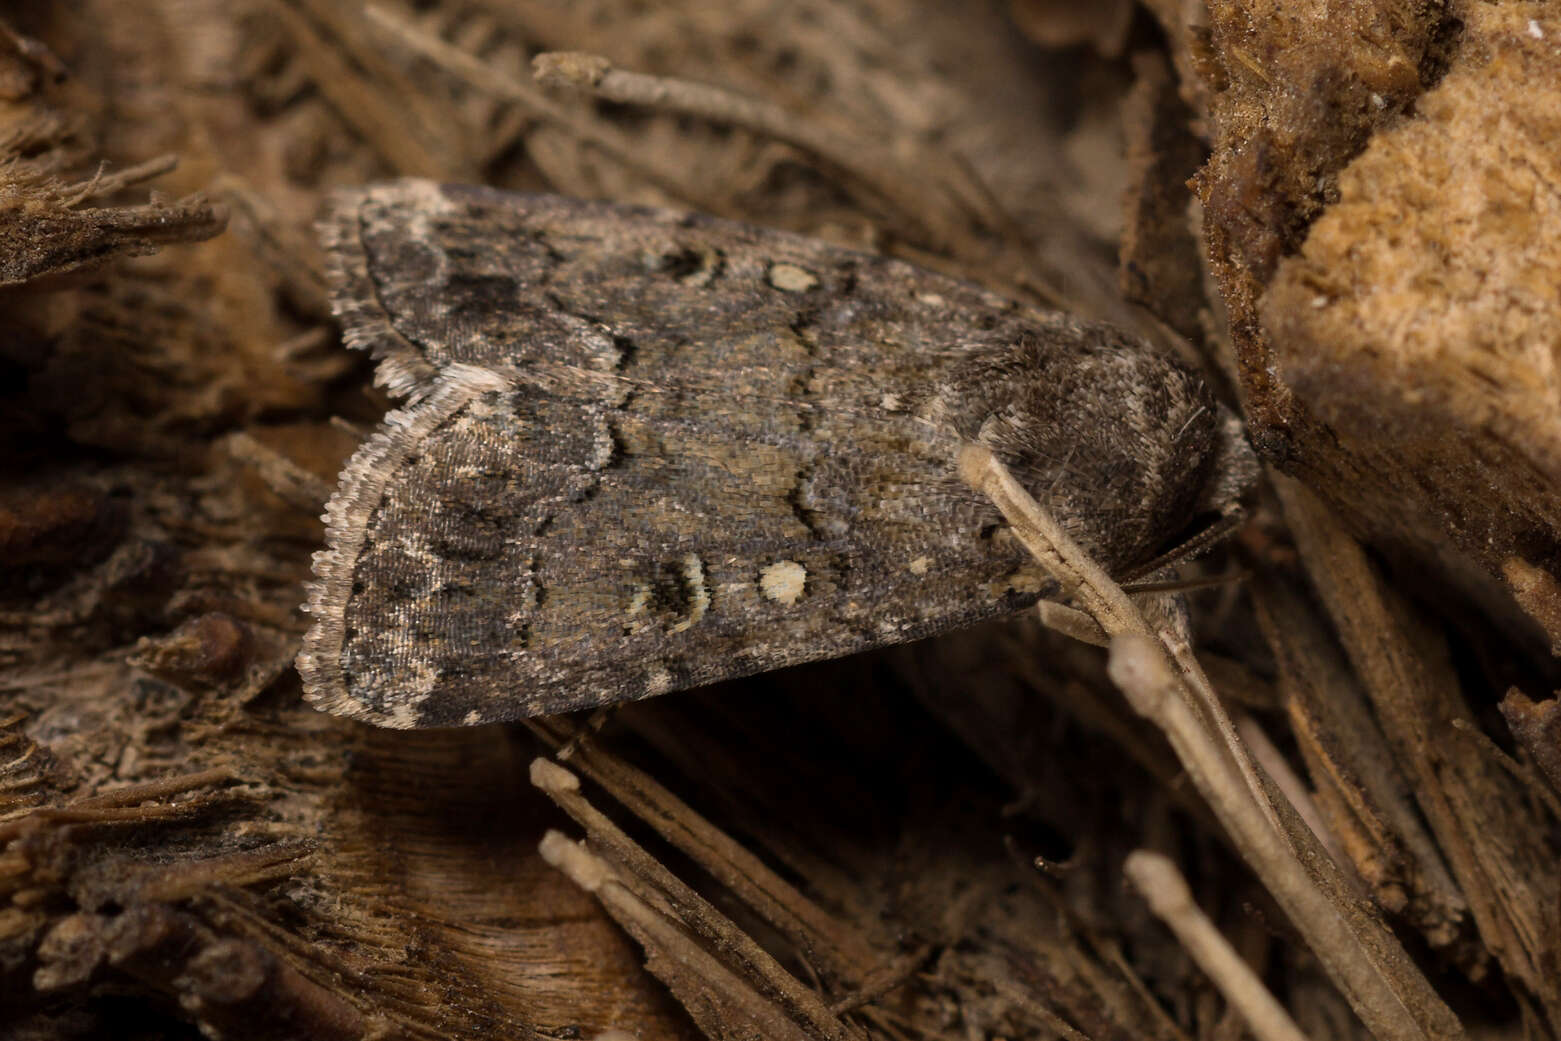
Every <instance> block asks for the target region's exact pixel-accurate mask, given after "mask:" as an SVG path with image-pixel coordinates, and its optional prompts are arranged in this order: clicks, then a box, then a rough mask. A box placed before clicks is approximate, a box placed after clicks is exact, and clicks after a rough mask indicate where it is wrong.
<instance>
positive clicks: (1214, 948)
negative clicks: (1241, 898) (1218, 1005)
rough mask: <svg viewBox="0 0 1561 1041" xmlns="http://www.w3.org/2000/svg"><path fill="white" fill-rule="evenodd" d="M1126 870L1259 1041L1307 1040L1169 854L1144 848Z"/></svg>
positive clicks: (1123, 867)
mask: <svg viewBox="0 0 1561 1041" xmlns="http://www.w3.org/2000/svg"><path fill="white" fill-rule="evenodd" d="M1122 870H1123V873H1124V874H1126V875H1127V877H1128V879H1129V880H1130V881H1131V882H1132V883H1133V885H1134V886H1135V887H1137V889H1138V891H1139V893H1140V894H1142V895H1143V898H1144V900H1145V901H1146V902H1147V903H1148V904H1149V909H1150V910H1152V911H1153V912H1154V913H1155V914H1156V915H1158V916H1159V918H1160V920H1161V921H1163V922H1164V923H1165V924H1166V925H1167V926H1169V927H1170V929H1171V931H1172V932H1174V933H1175V934H1176V938H1177V939H1178V940H1180V941H1181V943H1182V946H1183V947H1185V948H1186V949H1187V953H1188V954H1190V955H1192V958H1193V961H1195V962H1197V963H1198V967H1199V968H1201V969H1202V970H1203V971H1204V972H1205V973H1206V974H1207V975H1208V977H1209V979H1211V980H1213V981H1214V985H1215V986H1216V987H1218V988H1219V989H1220V993H1222V994H1224V995H1225V1000H1226V1001H1229V1002H1230V1003H1231V1005H1232V1006H1234V1007H1235V1009H1236V1010H1237V1011H1238V1012H1240V1013H1241V1015H1242V1017H1243V1018H1244V1019H1246V1021H1247V1025H1248V1026H1249V1027H1251V1028H1252V1033H1253V1034H1254V1035H1255V1036H1256V1037H1257V1038H1258V1041H1306V1035H1305V1034H1303V1033H1301V1028H1300V1027H1298V1026H1296V1024H1295V1020H1293V1019H1291V1018H1290V1016H1289V1015H1288V1014H1287V1013H1286V1012H1285V1010H1284V1009H1283V1008H1281V1007H1280V1005H1279V1002H1278V1001H1276V1000H1275V999H1274V996H1273V995H1272V994H1270V993H1269V992H1268V988H1267V987H1265V986H1263V983H1262V981H1261V980H1259V979H1258V977H1257V974H1256V973H1254V972H1253V971H1252V969H1251V967H1250V966H1248V965H1247V963H1246V962H1245V961H1243V960H1242V958H1241V955H1239V954H1237V953H1236V949H1235V948H1234V947H1232V946H1231V945H1230V941H1228V940H1226V939H1225V937H1224V936H1222V935H1221V934H1220V931H1219V930H1218V929H1216V928H1215V927H1214V923H1213V922H1211V921H1209V919H1208V916H1207V915H1205V914H1204V913H1203V912H1202V911H1201V910H1199V909H1198V905H1197V904H1195V903H1194V902H1193V899H1192V892H1191V891H1190V890H1189V889H1188V888H1187V882H1186V880H1185V879H1183V878H1182V874H1181V872H1180V871H1178V870H1176V865H1175V864H1173V863H1171V860H1170V858H1168V857H1165V856H1163V855H1161V854H1159V853H1151V852H1149V851H1148V850H1142V849H1141V850H1137V851H1135V852H1133V853H1131V854H1129V855H1128V858H1127V861H1126V862H1125V863H1124V864H1123V865H1122Z"/></svg>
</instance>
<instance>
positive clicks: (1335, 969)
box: [959, 445, 1463, 1041]
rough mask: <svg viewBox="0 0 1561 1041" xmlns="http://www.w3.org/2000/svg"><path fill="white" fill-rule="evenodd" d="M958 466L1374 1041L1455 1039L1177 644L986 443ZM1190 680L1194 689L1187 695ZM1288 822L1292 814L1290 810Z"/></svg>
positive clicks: (1395, 946) (1442, 1012)
mask: <svg viewBox="0 0 1561 1041" xmlns="http://www.w3.org/2000/svg"><path fill="white" fill-rule="evenodd" d="M959 468H960V474H961V476H962V477H963V478H964V479H965V481H966V482H967V483H969V484H970V485H972V486H973V487H975V488H977V489H978V490H980V491H982V492H983V493H985V494H986V495H987V496H988V497H989V498H991V500H992V502H993V503H994V504H995V505H996V506H997V508H998V510H999V511H1000V512H1001V513H1002V514H1003V516H1004V518H1005V519H1006V520H1007V521H1008V523H1009V525H1010V526H1011V528H1012V530H1013V532H1014V535H1015V537H1017V538H1018V539H1019V541H1020V542H1021V543H1022V544H1023V545H1024V546H1025V548H1026V549H1028V550H1030V552H1031V553H1032V554H1034V555H1035V558H1036V560H1038V561H1039V562H1040V563H1041V564H1042V565H1043V566H1044V567H1046V568H1047V569H1048V570H1049V571H1051V573H1052V574H1053V576H1054V577H1055V578H1057V580H1058V581H1060V582H1062V584H1063V586H1064V588H1066V589H1068V590H1070V591H1071V593H1072V595H1073V597H1074V599H1076V600H1077V601H1078V602H1079V603H1081V604H1082V605H1083V606H1084V608H1085V610H1087V611H1088V612H1089V613H1090V614H1092V615H1094V617H1095V620H1096V621H1097V622H1099V623H1100V626H1101V628H1102V629H1104V630H1105V631H1106V633H1108V634H1109V635H1110V636H1111V658H1110V664H1109V672H1110V675H1111V678H1112V680H1113V682H1115V683H1116V684H1117V685H1118V686H1119V687H1120V688H1121V689H1122V691H1123V693H1124V694H1126V695H1127V697H1128V700H1129V702H1130V703H1131V704H1132V705H1133V708H1134V709H1135V710H1136V711H1137V712H1139V713H1140V714H1141V715H1143V716H1145V717H1147V718H1149V719H1150V720H1151V721H1152V722H1154V723H1155V724H1156V725H1157V726H1158V727H1159V728H1160V729H1161V730H1162V731H1163V732H1164V733H1165V735H1166V737H1167V739H1168V740H1169V741H1170V743H1171V746H1172V748H1173V749H1174V750H1175V752H1176V754H1177V758H1178V759H1180V761H1181V763H1182V766H1183V768H1184V769H1186V771H1187V774H1188V776H1189V778H1191V780H1192V781H1193V784H1194V785H1195V786H1196V787H1197V789H1198V791H1199V792H1200V793H1201V794H1202V796H1203V798H1204V799H1205V800H1206V801H1207V802H1208V803H1209V806H1210V807H1211V808H1212V809H1213V810H1214V812H1215V814H1216V815H1217V816H1218V818H1219V819H1220V822H1221V823H1222V824H1223V826H1224V827H1225V830H1226V831H1227V833H1228V834H1229V835H1230V837H1231V840H1232V841H1233V842H1234V843H1235V845H1236V848H1237V850H1238V851H1239V852H1240V853H1241V855H1242V857H1243V859H1245V860H1246V861H1247V863H1248V864H1249V865H1250V866H1251V867H1252V869H1253V871H1254V872H1256V874H1257V876H1258V878H1259V879H1260V880H1261V881H1262V882H1263V884H1264V886H1265V887H1267V889H1268V890H1269V892H1270V893H1271V894H1272V895H1273V897H1274V899H1275V901H1276V902H1278V904H1279V906H1280V907H1281V908H1282V909H1283V910H1284V912H1285V914H1286V915H1287V916H1288V917H1289V919H1290V921H1291V923H1292V924H1293V925H1294V926H1295V927H1296V929H1297V930H1298V931H1299V932H1300V933H1301V934H1302V936H1304V937H1305V938H1306V941H1307V944H1308V946H1310V947H1311V949H1312V952H1313V953H1314V954H1315V955H1316V956H1317V958H1318V960H1319V961H1320V962H1321V963H1322V965H1323V966H1324V968H1325V969H1326V970H1327V972H1328V974H1329V976H1330V977H1331V978H1332V980H1333V981H1334V985H1335V986H1337V987H1338V988H1339V990H1340V992H1341V993H1343V994H1344V995H1345V997H1346V998H1347V999H1348V1000H1349V1002H1350V1004H1351V1006H1352V1007H1353V1008H1354V1009H1355V1011H1356V1014H1357V1015H1359V1016H1360V1017H1361V1020H1362V1022H1364V1023H1365V1024H1366V1026H1367V1028H1368V1029H1369V1030H1371V1031H1372V1032H1373V1033H1374V1034H1375V1035H1376V1036H1377V1037H1378V1038H1380V1039H1382V1041H1425V1039H1427V1038H1456V1037H1462V1036H1463V1035H1462V1028H1461V1026H1460V1025H1459V1024H1458V1021H1457V1019H1456V1018H1455V1017H1453V1015H1452V1013H1451V1012H1450V1011H1449V1010H1448V1009H1447V1008H1446V1006H1445V1005H1444V1004H1443V1003H1442V1001H1441V999H1440V998H1438V997H1437V996H1436V993H1435V992H1434V991H1433V990H1432V989H1431V986H1430V984H1429V983H1428V982H1427V981H1426V979H1425V977H1424V976H1423V975H1421V974H1420V973H1419V972H1418V970H1416V969H1415V968H1414V966H1413V963H1412V962H1410V960H1409V959H1408V956H1407V955H1406V954H1405V953H1404V952H1403V949H1402V947H1401V946H1400V945H1399V943H1398V941H1397V940H1396V939H1395V938H1394V937H1393V935H1392V934H1391V933H1390V932H1389V931H1388V930H1387V929H1386V928H1385V927H1384V926H1383V925H1382V923H1381V922H1380V921H1379V920H1378V919H1377V918H1375V916H1374V915H1372V914H1371V913H1369V912H1368V911H1367V910H1366V909H1365V908H1363V907H1359V906H1356V905H1352V904H1351V903H1350V902H1349V898H1348V895H1347V894H1348V887H1347V885H1346V884H1345V883H1344V881H1343V880H1342V878H1340V877H1339V873H1338V870H1337V867H1336V865H1335V864H1334V863H1333V861H1332V859H1331V858H1330V857H1329V856H1328V855H1327V853H1326V852H1324V851H1323V850H1322V848H1321V847H1320V845H1318V843H1317V842H1316V840H1315V838H1313V837H1312V835H1311V834H1310V833H1309V832H1308V831H1307V830H1306V828H1305V827H1304V826H1302V825H1300V824H1299V821H1297V823H1296V827H1295V828H1294V829H1291V828H1287V827H1285V826H1284V825H1283V822H1282V821H1280V820H1279V819H1278V817H1277V816H1276V814H1275V811H1274V808H1273V806H1272V805H1265V804H1267V803H1268V797H1267V794H1266V793H1267V788H1266V786H1264V785H1263V784H1262V782H1261V781H1260V780H1259V779H1257V778H1256V774H1255V769H1254V768H1253V767H1252V766H1251V763H1250V760H1249V759H1248V758H1247V757H1246V755H1245V752H1244V750H1243V749H1242V748H1241V745H1240V741H1239V739H1235V738H1234V730H1233V729H1231V730H1230V731H1229V732H1228V734H1227V733H1226V732H1225V731H1224V730H1223V728H1221V727H1219V726H1217V725H1215V724H1212V723H1211V721H1210V720H1209V719H1207V718H1205V715H1206V712H1207V711H1208V710H1209V709H1210V708H1213V709H1215V710H1217V709H1218V702H1217V701H1211V699H1212V694H1213V692H1212V691H1211V690H1207V687H1208V681H1207V679H1206V678H1204V677H1203V675H1202V672H1201V670H1197V669H1195V668H1194V669H1193V670H1192V671H1189V669H1188V664H1189V663H1190V662H1191V656H1190V653H1188V652H1187V649H1186V648H1184V647H1183V648H1173V647H1167V646H1166V645H1165V644H1164V643H1163V642H1162V641H1161V640H1160V639H1157V638H1156V636H1155V634H1153V633H1152V632H1151V629H1150V626H1149V624H1148V622H1147V621H1146V620H1145V619H1144V618H1143V616H1142V615H1141V614H1140V613H1139V612H1138V611H1137V609H1136V608H1134V606H1133V604H1132V602H1131V600H1129V599H1128V597H1127V594H1126V593H1124V592H1123V591H1122V589H1121V587H1120V586H1118V585H1117V584H1116V583H1115V582H1114V581H1112V579H1111V578H1110V576H1109V575H1107V574H1106V573H1105V571H1104V570H1103V569H1102V568H1100V566H1099V565H1098V564H1096V563H1095V562H1094V561H1092V560H1090V559H1089V557H1088V554H1086V553H1085V552H1084V551H1083V550H1082V549H1081V548H1080V547H1079V546H1078V544H1077V543H1075V542H1074V541H1073V539H1072V538H1071V537H1070V536H1069V535H1068V534H1067V533H1066V532H1065V531H1063V530H1062V527H1061V525H1059V524H1058V523H1057V522H1056V520H1055V518H1053V517H1052V516H1051V515H1050V514H1049V513H1048V512H1047V511H1046V510H1045V509H1044V508H1043V507H1042V506H1041V505H1040V504H1039V503H1037V502H1036V501H1035V500H1034V499H1033V498H1032V497H1031V496H1030V494H1029V493H1028V492H1026V491H1025V490H1024V488H1023V487H1021V486H1020V485H1019V483H1018V482H1017V481H1015V480H1014V478H1013V475H1012V474H1010V473H1009V472H1008V470H1007V468H1006V467H1005V466H1003V464H1002V463H1001V462H1000V461H999V460H998V459H997V458H996V457H995V456H993V455H992V453H991V452H989V451H987V450H986V449H985V448H981V447H979V446H975V445H970V446H967V447H966V448H965V449H964V450H963V452H962V453H961V455H960V460H959ZM1178 651H1180V652H1181V653H1177V652H1178ZM1173 660H1175V661H1176V663H1177V664H1178V665H1180V666H1181V668H1180V669H1178V668H1177V667H1176V665H1173ZM1191 664H1192V665H1193V666H1195V665H1196V663H1195V662H1193V663H1191ZM1200 688H1202V690H1201V696H1200V694H1195V693H1193V692H1194V691H1195V690H1199V689H1200ZM1227 726H1228V721H1227ZM1211 730H1212V731H1213V732H1211ZM1216 733H1219V734H1220V735H1221V740H1216V737H1215V734H1216ZM1232 740H1234V743H1228V742H1230V741H1232ZM1222 741H1224V742H1227V743H1222ZM1290 819H1291V820H1296V818H1295V816H1294V814H1293V812H1292V813H1291V814H1290ZM1298 845H1299V847H1300V848H1299V849H1298V848H1297V847H1298ZM1303 853H1304V855H1305V856H1306V862H1307V865H1310V867H1311V870H1312V871H1315V872H1317V876H1316V879H1317V880H1315V881H1314V878H1313V876H1312V874H1310V873H1309V872H1308V869H1307V867H1306V866H1303V864H1302V861H1301V859H1300V856H1301V854H1303Z"/></svg>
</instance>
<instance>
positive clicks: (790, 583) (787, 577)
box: [759, 560, 808, 607]
mask: <svg viewBox="0 0 1561 1041" xmlns="http://www.w3.org/2000/svg"><path fill="white" fill-rule="evenodd" d="M807 581H808V569H807V568H805V567H803V566H802V565H801V564H799V563H797V562H796V561H795V560H778V561H776V562H775V563H773V564H771V565H769V566H768V567H766V568H764V569H762V570H761V571H760V572H759V589H760V590H761V591H762V592H763V593H764V595H765V596H767V597H769V598H770V599H771V600H774V601H775V602H776V603H777V604H785V605H786V606H787V607H790V606H791V605H792V604H794V603H796V602H797V601H798V600H801V599H802V592H803V589H804V587H805V586H806V585H807Z"/></svg>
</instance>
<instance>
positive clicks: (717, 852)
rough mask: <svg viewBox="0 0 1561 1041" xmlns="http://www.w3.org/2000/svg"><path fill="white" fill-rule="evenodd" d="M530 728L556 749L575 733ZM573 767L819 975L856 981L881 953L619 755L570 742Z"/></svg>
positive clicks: (544, 725) (555, 727) (553, 724)
mask: <svg viewBox="0 0 1561 1041" xmlns="http://www.w3.org/2000/svg"><path fill="white" fill-rule="evenodd" d="M527 725H528V726H529V727H530V728H531V729H532V731H533V732H534V733H536V734H537V735H538V736H539V737H541V738H542V739H543V740H544V741H546V742H547V743H548V744H550V745H552V746H553V747H558V746H560V745H563V744H564V743H565V742H566V741H568V740H570V739H571V738H572V737H575V736H576V732H572V731H571V729H570V728H568V727H567V726H566V725H564V724H561V723H559V722H557V721H554V720H547V719H534V720H529V721H527ZM570 765H571V766H573V767H574V768H575V769H577V770H579V771H580V772H581V773H583V774H585V775H586V776H587V777H589V778H591V780H593V781H595V782H596V783H597V784H600V785H601V786H602V787H603V788H604V789H606V791H607V792H608V794H610V795H611V796H612V797H613V798H614V799H616V800H618V802H620V803H622V804H623V805H624V806H625V807H626V808H627V809H628V810H629V811H630V812H631V813H633V814H634V815H635V816H636V817H638V818H640V819H641V820H643V821H645V822H646V823H647V824H649V825H650V826H651V827H653V828H655V829H656V830H657V832H658V833H659V834H660V835H661V836H662V838H664V839H666V840H667V841H668V842H670V843H671V844H672V845H673V846H675V847H677V848H678V849H679V850H681V851H682V852H683V853H684V854H685V855H686V856H688V857H690V858H691V859H692V860H694V862H695V863H697V864H699V865H701V866H702V867H703V868H704V869H705V870H706V871H708V872H709V873H710V874H711V876H712V877H714V878H715V879H716V881H718V882H720V883H721V884H722V885H723V886H725V887H726V888H727V889H729V890H730V891H731V892H732V894H733V895H734V896H736V897H737V898H738V899H739V900H741V901H742V902H743V903H745V904H747V905H748V906H749V907H751V908H753V910H754V911H755V912H756V913H757V914H758V915H759V916H760V917H762V918H763V919H764V920H766V921H767V922H769V923H770V924H771V925H772V926H774V927H775V928H776V929H778V930H779V931H780V932H782V933H783V934H785V935H786V936H788V937H789V938H790V939H791V941H792V942H793V943H794V944H796V945H797V947H798V949H799V950H801V951H802V952H803V954H804V955H805V956H806V957H807V958H808V959H809V960H810V961H811V962H812V963H813V964H815V965H817V966H818V967H819V968H820V969H821V970H822V971H823V972H825V973H827V974H828V975H830V976H832V977H835V978H838V979H845V980H852V981H855V980H856V979H857V978H858V977H859V975H860V973H861V972H862V970H863V967H864V966H871V965H874V964H876V963H877V961H878V960H879V957H880V954H879V952H878V951H877V950H876V949H875V948H874V947H873V946H872V945H870V944H868V943H866V942H865V941H864V940H863V939H862V938H861V936H860V935H859V934H858V933H856V932H855V931H853V930H851V929H848V928H845V927H843V926H842V925H841V923H839V922H838V921H836V920H835V919H833V918H831V917H830V916H829V915H827V914H826V913H824V912H823V911H822V910H821V909H819V908H818V907H817V906H816V905H815V904H814V903H813V902H812V901H810V900H808V899H807V898H806V897H805V896H803V895H802V894H801V893H799V892H798V891H797V890H796V888H795V887H793V886H792V885H790V884H789V883H788V882H786V880H785V879H783V878H781V877H779V876H778V875H776V874H775V872H773V871H771V870H770V868H769V867H768V866H766V865H765V863H764V862H763V861H762V860H760V859H759V858H758V857H756V856H754V855H753V854H752V853H750V852H749V851H748V850H746V849H744V848H743V847H742V846H741V845H740V844H739V843H737V842H736V841H734V840H733V839H732V838H731V837H730V836H728V835H727V834H725V833H724V832H722V831H721V829H719V828H717V827H715V826H714V825H712V824H711V823H710V822H709V821H707V820H705V819H704V818H703V817H701V816H700V815H699V814H697V813H695V812H694V811H693V809H691V808H690V807H689V806H688V805H687V804H686V803H684V802H683V801H682V800H681V799H679V798H677V796H675V795H673V794H672V793H671V792H669V791H667V790H666V789H665V788H664V787H662V786H661V785H660V784H658V783H657V782H656V781H655V780H654V779H652V778H651V777H650V776H649V775H647V774H645V773H644V772H643V771H641V770H638V769H636V768H634V767H632V766H630V765H628V764H627V763H624V762H622V761H621V760H618V759H617V758H615V757H613V756H612V755H610V754H609V753H607V752H605V751H604V750H602V749H601V748H600V747H599V746H598V745H596V743H595V742H593V741H591V740H590V739H589V738H586V739H583V740H581V741H579V742H578V743H577V744H576V745H575V754H574V756H573V757H572V758H571V759H570Z"/></svg>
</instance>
